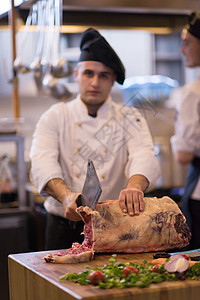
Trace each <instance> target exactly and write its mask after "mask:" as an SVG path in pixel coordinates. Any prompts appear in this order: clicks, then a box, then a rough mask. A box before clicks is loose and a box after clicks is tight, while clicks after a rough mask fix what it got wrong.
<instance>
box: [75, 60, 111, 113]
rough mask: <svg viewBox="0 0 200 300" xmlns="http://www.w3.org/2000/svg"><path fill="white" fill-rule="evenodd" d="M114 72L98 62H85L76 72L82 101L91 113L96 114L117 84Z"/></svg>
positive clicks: (79, 65) (81, 63) (80, 64)
mask: <svg viewBox="0 0 200 300" xmlns="http://www.w3.org/2000/svg"><path fill="white" fill-rule="evenodd" d="M115 79H116V75H115V73H114V71H113V70H112V69H111V68H109V67H107V66H106V65H104V64H103V63H101V62H97V61H83V62H80V63H79V64H78V67H77V69H76V70H75V81H77V82H78V85H79V92H80V96H81V99H82V101H83V102H84V103H85V104H86V106H87V107H88V111H89V112H96V111H97V110H98V108H99V107H100V106H101V105H102V104H103V103H104V102H105V100H106V99H107V98H108V95H109V94H110V91H111V88H112V86H113V84H114V82H115Z"/></svg>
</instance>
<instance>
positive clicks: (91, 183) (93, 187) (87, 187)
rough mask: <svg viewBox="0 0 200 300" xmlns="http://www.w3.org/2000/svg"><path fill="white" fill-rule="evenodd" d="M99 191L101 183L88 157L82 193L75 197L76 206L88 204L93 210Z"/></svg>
mask: <svg viewBox="0 0 200 300" xmlns="http://www.w3.org/2000/svg"><path fill="white" fill-rule="evenodd" d="M101 193H102V189H101V184H100V181H99V178H98V176H97V173H96V170H95V167H94V164H93V162H92V160H91V159H88V164H87V174H86V179H85V183H84V185H83V190H82V193H81V195H79V196H78V198H77V199H76V203H77V206H78V207H79V206H88V207H90V208H91V209H92V210H94V208H95V205H96V203H97V202H98V200H99V197H100V195H101Z"/></svg>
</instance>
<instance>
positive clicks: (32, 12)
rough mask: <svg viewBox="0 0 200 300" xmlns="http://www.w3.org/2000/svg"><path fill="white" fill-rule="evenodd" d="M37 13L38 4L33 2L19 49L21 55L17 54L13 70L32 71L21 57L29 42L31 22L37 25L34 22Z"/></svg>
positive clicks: (23, 72) (19, 71) (18, 71)
mask: <svg viewBox="0 0 200 300" xmlns="http://www.w3.org/2000/svg"><path fill="white" fill-rule="evenodd" d="M36 15H37V4H33V6H32V7H31V8H30V10H29V15H28V17H27V20H26V24H25V29H24V32H23V35H22V40H21V47H20V51H19V53H20V55H17V57H16V59H15V60H14V63H13V70H14V71H15V72H17V73H22V74H25V73H28V72H30V68H29V67H28V66H27V65H26V64H25V63H24V62H23V60H22V59H21V57H22V56H23V51H24V47H25V45H26V43H27V35H28V33H29V31H30V26H31V23H32V24H33V25H35V24H34V22H36V18H37V16H36Z"/></svg>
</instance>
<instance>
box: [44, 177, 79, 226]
mask: <svg viewBox="0 0 200 300" xmlns="http://www.w3.org/2000/svg"><path fill="white" fill-rule="evenodd" d="M44 191H45V192H47V193H48V195H49V196H52V197H53V198H55V199H57V200H58V201H59V202H60V203H62V206H63V209H64V216H65V217H66V218H67V219H69V220H71V221H74V222H77V221H80V220H81V217H80V215H79V214H78V213H77V212H76V208H77V203H76V199H77V198H78V196H79V195H80V193H74V192H72V191H71V190H70V189H69V188H68V187H67V186H66V184H65V182H64V181H63V180H62V179H61V178H54V179H51V180H49V181H48V182H47V184H46V186H45V188H44Z"/></svg>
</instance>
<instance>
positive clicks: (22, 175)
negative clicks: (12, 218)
mask: <svg viewBox="0 0 200 300" xmlns="http://www.w3.org/2000/svg"><path fill="white" fill-rule="evenodd" d="M0 142H14V143H15V144H16V147H17V154H16V161H17V194H18V203H19V206H18V208H19V209H23V208H25V207H26V187H25V186H26V165H25V160H24V137H23V136H22V135H20V134H0Z"/></svg>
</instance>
